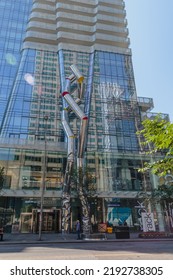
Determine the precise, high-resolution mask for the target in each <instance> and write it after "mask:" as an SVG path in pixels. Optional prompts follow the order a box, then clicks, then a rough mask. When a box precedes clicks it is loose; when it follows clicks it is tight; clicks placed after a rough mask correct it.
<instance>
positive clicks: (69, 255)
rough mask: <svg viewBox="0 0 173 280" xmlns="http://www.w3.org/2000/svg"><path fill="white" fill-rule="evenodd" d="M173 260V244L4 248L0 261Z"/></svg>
mask: <svg viewBox="0 0 173 280" xmlns="http://www.w3.org/2000/svg"><path fill="white" fill-rule="evenodd" d="M9 259H10V260H173V241H172V240H150V241H145V242H144V241H137V242H135V241H132V242H129V241H128V242H127V241H123V240H122V241H119V242H97V241H95V242H79V243H77V242H74V243H73V242H70V243H68V242H67V243H51V244H50V243H47V244H26V243H25V244H10V245H7V244H1V245H0V260H9Z"/></svg>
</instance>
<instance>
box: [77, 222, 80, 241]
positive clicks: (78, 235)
mask: <svg viewBox="0 0 173 280" xmlns="http://www.w3.org/2000/svg"><path fill="white" fill-rule="evenodd" d="M76 232H77V239H78V240H79V239H80V222H79V220H77V222H76Z"/></svg>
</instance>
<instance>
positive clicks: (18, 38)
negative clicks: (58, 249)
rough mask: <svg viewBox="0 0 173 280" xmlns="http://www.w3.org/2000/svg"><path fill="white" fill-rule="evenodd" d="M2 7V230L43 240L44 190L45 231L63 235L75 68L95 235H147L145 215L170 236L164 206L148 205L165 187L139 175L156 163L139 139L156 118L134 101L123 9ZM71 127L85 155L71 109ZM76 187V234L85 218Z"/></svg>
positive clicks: (91, 0) (115, 4)
mask: <svg viewBox="0 0 173 280" xmlns="http://www.w3.org/2000/svg"><path fill="white" fill-rule="evenodd" d="M0 7H1V9H0V14H1V17H0V25H1V42H0V57H1V70H0V76H1V82H0V100H1V102H0V166H1V167H4V182H3V186H2V189H1V195H0V219H1V225H3V226H5V228H6V230H7V231H8V230H9V231H10V230H11V228H13V230H14V228H17V227H14V225H19V227H18V228H19V230H20V231H21V232H37V231H38V226H39V215H40V203H41V202H40V198H41V193H42V190H43V188H44V203H43V205H44V209H43V228H42V230H43V231H50V232H60V231H61V214H62V191H63V190H62V188H63V181H64V174H65V169H66V165H67V159H68V154H67V146H68V143H67V137H66V135H65V132H64V129H63V126H62V121H61V113H62V110H63V100H62V92H63V90H64V87H65V80H66V77H68V76H69V75H70V74H71V71H70V66H71V65H73V64H75V65H77V67H78V69H79V70H80V72H81V73H82V74H83V76H84V78H85V79H84V82H83V89H82V91H83V98H82V99H81V102H80V105H79V106H80V108H81V109H82V110H83V112H84V113H85V115H86V116H87V118H88V126H87V137H86V143H85V158H84V160H85V164H86V166H87V168H88V170H89V173H90V175H91V176H92V177H93V178H94V179H93V181H92V182H90V184H89V186H88V188H87V196H88V201H89V208H90V217H91V222H92V225H93V229H94V227H95V226H97V225H98V224H99V223H103V222H109V223H110V224H113V225H117V224H118V223H119V222H124V221H125V220H126V221H127V223H128V225H129V226H131V227H132V228H135V227H136V228H139V227H140V222H141V220H140V219H141V216H140V211H139V210H141V209H142V208H143V207H146V208H147V210H146V211H152V212H153V213H154V216H155V221H156V224H157V225H158V227H160V230H163V228H164V219H162V218H160V220H159V219H158V213H159V215H161V214H162V211H161V209H160V208H159V206H158V205H151V204H149V205H146V204H145V203H144V198H146V194H148V193H150V192H151V190H152V189H153V188H155V187H156V185H157V183H156V180H157V179H156V178H153V176H151V175H150V174H145V175H143V174H141V173H140V172H138V168H140V167H142V166H143V163H144V161H146V160H150V158H149V157H148V156H146V155H145V154H144V151H143V150H142V147H141V145H140V139H139V137H138V136H137V135H136V131H137V130H138V129H140V127H141V121H142V119H143V118H144V117H152V116H154V113H151V112H150V110H151V109H153V100H152V99H151V98H144V97H138V96H137V93H136V88H135V79H134V73H133V66H132V54H131V49H130V47H129V46H130V41H129V37H128V29H127V20H126V12H125V3H124V1H123V0H105V1H102V0H88V1H84V0H80V1H79V0H76V1H70V0H67V1H63V0H60V1H58V0H45V1H42V0H35V1H32V0H25V1H22V5H21V1H20V0H16V1H15V3H14V1H12V0H9V1H5V0H1V2H0ZM78 95H79V90H78V88H77V87H74V89H73V97H74V98H78ZM163 117H164V118H168V116H167V115H163ZM68 121H69V125H70V127H71V129H72V131H73V133H74V138H75V145H76V147H77V144H78V140H79V137H78V135H79V133H80V120H79V119H78V118H76V116H75V114H74V113H73V111H70V110H69V111H68ZM74 166H75V163H74ZM74 168H75V167H74ZM74 181H75V180H72V183H71V198H70V201H71V219H70V221H71V230H73V228H74V223H75V221H76V220H77V219H81V218H82V217H81V204H80V200H79V198H78V192H77V189H76V184H75V182H74ZM141 205H142V206H141ZM148 208H149V209H148Z"/></svg>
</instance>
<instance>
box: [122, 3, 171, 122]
mask: <svg viewBox="0 0 173 280" xmlns="http://www.w3.org/2000/svg"><path fill="white" fill-rule="evenodd" d="M125 4H126V12H127V20H128V29H129V37H130V41H131V45H130V47H131V49H132V60H133V68H134V73H135V82H136V89H137V94H138V96H143V97H152V98H153V100H154V109H153V110H152V111H153V112H161V113H168V114H169V116H170V120H171V122H173V30H172V28H173V0H125Z"/></svg>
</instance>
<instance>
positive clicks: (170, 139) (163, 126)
mask: <svg viewBox="0 0 173 280" xmlns="http://www.w3.org/2000/svg"><path fill="white" fill-rule="evenodd" d="M142 125H143V129H142V130H140V131H138V132H137V134H138V135H140V137H141V138H143V139H144V140H143V141H142V142H141V145H142V146H147V147H148V148H149V152H147V153H148V154H150V155H152V161H150V162H145V163H144V168H142V169H140V171H142V172H145V171H147V170H151V172H152V173H154V174H156V175H159V176H164V175H166V174H173V123H171V122H169V121H167V120H163V119H161V117H160V115H157V116H156V117H155V118H154V119H153V120H149V119H146V120H144V121H143V122H142Z"/></svg>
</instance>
